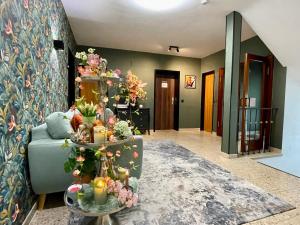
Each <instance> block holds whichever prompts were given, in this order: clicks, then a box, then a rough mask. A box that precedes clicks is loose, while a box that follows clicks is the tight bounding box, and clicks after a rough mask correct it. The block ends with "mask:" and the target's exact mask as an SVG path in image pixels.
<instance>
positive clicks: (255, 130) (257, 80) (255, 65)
mask: <svg viewBox="0 0 300 225" xmlns="http://www.w3.org/2000/svg"><path fill="white" fill-rule="evenodd" d="M273 63H274V57H273V56H266V57H265V56H259V55H253V54H248V53H246V55H245V63H244V74H243V76H242V77H241V81H240V85H241V90H240V94H241V97H240V114H241V115H240V116H241V151H242V153H244V152H250V151H256V150H265V149H268V148H269V145H270V131H271V124H272V123H273V121H272V117H273V111H274V109H273V108H272V105H271V102H272V81H273Z"/></svg>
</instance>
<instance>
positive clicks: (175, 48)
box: [168, 45, 179, 52]
mask: <svg viewBox="0 0 300 225" xmlns="http://www.w3.org/2000/svg"><path fill="white" fill-rule="evenodd" d="M172 49H174V50H175V51H176V52H179V47H178V46H172V45H170V46H169V49H168V51H169V52H170V51H172Z"/></svg>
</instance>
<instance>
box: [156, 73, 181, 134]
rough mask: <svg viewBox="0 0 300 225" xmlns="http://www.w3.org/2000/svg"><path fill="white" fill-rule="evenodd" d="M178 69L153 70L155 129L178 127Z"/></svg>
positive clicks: (176, 128) (175, 128)
mask: <svg viewBox="0 0 300 225" xmlns="http://www.w3.org/2000/svg"><path fill="white" fill-rule="evenodd" d="M179 77H180V72H179V71H170V70H155V78H154V83H155V86H154V126H153V129H154V131H155V130H172V129H174V130H178V129H179Z"/></svg>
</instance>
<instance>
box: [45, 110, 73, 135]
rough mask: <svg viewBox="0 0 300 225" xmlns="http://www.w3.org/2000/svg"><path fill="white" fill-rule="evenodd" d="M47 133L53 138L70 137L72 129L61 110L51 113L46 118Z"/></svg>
mask: <svg viewBox="0 0 300 225" xmlns="http://www.w3.org/2000/svg"><path fill="white" fill-rule="evenodd" d="M46 123H47V129H48V133H49V134H50V136H51V137H52V138H53V139H63V138H70V134H71V133H72V131H73V129H72V126H71V123H70V120H69V119H68V118H67V116H66V114H65V113H63V112H54V113H51V114H50V115H49V116H48V117H47V118H46Z"/></svg>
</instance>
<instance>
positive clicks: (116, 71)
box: [114, 69, 122, 76]
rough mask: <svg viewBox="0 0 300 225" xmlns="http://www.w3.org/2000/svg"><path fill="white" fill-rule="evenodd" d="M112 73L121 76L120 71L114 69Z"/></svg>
mask: <svg viewBox="0 0 300 225" xmlns="http://www.w3.org/2000/svg"><path fill="white" fill-rule="evenodd" d="M114 73H115V74H117V75H118V76H120V75H121V74H122V71H121V70H120V69H115V71H114Z"/></svg>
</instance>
